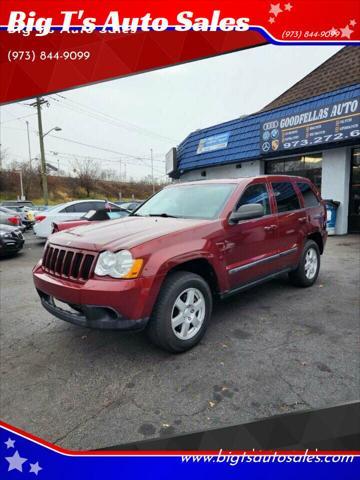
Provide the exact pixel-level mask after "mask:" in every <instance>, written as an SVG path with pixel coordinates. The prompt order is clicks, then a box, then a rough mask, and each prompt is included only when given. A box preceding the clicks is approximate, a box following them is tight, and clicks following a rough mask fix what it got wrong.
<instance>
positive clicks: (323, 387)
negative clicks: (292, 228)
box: [0, 233, 360, 449]
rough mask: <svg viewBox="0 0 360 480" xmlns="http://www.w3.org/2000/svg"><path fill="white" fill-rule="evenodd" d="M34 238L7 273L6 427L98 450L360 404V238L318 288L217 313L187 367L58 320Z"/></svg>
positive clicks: (257, 297) (276, 285)
mask: <svg viewBox="0 0 360 480" xmlns="http://www.w3.org/2000/svg"><path fill="white" fill-rule="evenodd" d="M26 237H27V243H26V246H25V248H24V251H23V252H22V253H21V254H20V255H18V256H17V257H15V258H10V259H4V260H1V261H0V271H1V274H0V279H1V284H0V287H1V304H0V308H1V351H0V355H1V357H0V360H1V365H0V366H1V392H0V393H1V415H0V416H1V418H2V419H3V420H4V421H5V422H8V423H10V424H12V425H14V426H17V427H18V428H22V429H25V430H27V431H29V432H31V433H33V434H35V435H38V436H40V437H42V438H44V439H45V440H48V441H50V442H54V443H56V444H58V445H60V446H63V447H66V448H73V449H91V448H100V447H105V446H110V445H114V444H120V443H122V442H124V443H125V442H130V441H136V440H141V439H144V438H151V437H158V436H164V435H166V436H167V435H171V434H176V433H184V432H186V433H188V432H191V431H197V430H202V429H207V428H214V427H218V426H225V425H231V424H235V423H241V422H247V421H250V420H254V419H258V418H262V417H268V416H271V415H275V414H280V413H286V412H293V411H297V410H303V409H309V408H317V407H325V406H330V405H335V404H338V403H341V402H347V401H351V400H356V399H358V398H359V388H360V379H359V375H360V368H359V337H360V325H359V284H360V281H359V275H360V268H359V266H360V237H359V236H353V235H348V236H344V237H332V238H330V239H329V241H328V244H327V248H326V253H325V255H324V256H323V258H322V269H321V272H320V277H319V279H318V282H317V283H316V284H315V286H314V287H312V288H309V289H298V288H296V287H293V286H291V285H290V284H288V282H287V279H286V277H284V278H281V279H278V280H276V281H273V282H271V283H268V284H266V285H262V286H259V287H256V288H254V289H252V290H251V291H248V292H245V293H242V294H239V295H238V296H236V297H233V298H231V299H228V300H227V301H225V302H222V303H219V304H217V305H216V306H215V312H214V316H213V320H212V322H211V325H210V328H209V330H208V333H207V335H206V336H205V338H204V339H203V340H202V342H201V343H200V344H199V345H198V346H197V347H196V348H194V349H193V350H191V351H189V352H187V353H185V354H181V355H171V354H168V353H165V352H163V351H161V350H158V349H156V348H155V347H154V346H152V345H151V344H150V343H148V341H147V339H146V337H145V335H144V334H136V333H121V332H99V331H91V330H87V329H83V328H80V327H76V326H73V325H70V324H67V323H65V322H62V321H61V320H57V319H55V318H53V317H51V315H50V314H48V313H47V312H46V311H45V310H43V309H42V307H41V306H40V302H39V300H38V298H37V294H36V292H35V290H34V287H33V284H32V279H31V269H32V267H33V265H34V264H35V263H36V261H37V260H38V258H40V256H41V253H42V248H43V245H42V244H40V243H39V242H38V241H37V240H36V239H34V238H33V235H32V234H31V233H28V234H26Z"/></svg>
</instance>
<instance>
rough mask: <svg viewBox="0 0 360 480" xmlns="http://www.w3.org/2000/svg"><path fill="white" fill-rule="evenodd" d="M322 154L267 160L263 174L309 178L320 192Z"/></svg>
mask: <svg viewBox="0 0 360 480" xmlns="http://www.w3.org/2000/svg"><path fill="white" fill-rule="evenodd" d="M321 166H322V154H321V153H317V154H314V155H303V156H299V157H291V158H283V159H280V160H279V159H277V160H268V161H267V162H266V163H265V173H267V174H268V175H297V176H299V177H305V178H309V179H310V180H311V181H312V182H313V183H314V184H315V185H316V187H317V188H318V190H319V191H320V190H321Z"/></svg>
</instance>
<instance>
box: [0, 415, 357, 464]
mask: <svg viewBox="0 0 360 480" xmlns="http://www.w3.org/2000/svg"><path fill="white" fill-rule="evenodd" d="M0 427H2V428H4V429H6V430H8V431H11V432H13V433H16V434H18V435H21V436H22V437H25V438H27V439H28V440H32V441H34V442H36V443H38V444H40V445H42V446H43V447H47V448H49V449H51V450H53V451H54V452H56V453H60V454H61V455H67V456H72V457H78V456H91V457H108V456H110V457H116V456H122V457H129V456H137V457H139V456H151V457H156V456H183V455H214V456H216V455H219V451H218V450H170V451H169V450H129V451H127V450H109V451H108V450H85V451H84V450H68V449H65V448H62V447H59V446H57V445H55V444H53V443H50V442H47V441H46V440H43V439H42V438H40V437H37V436H36V435H33V434H31V433H28V432H25V431H24V430H21V429H20V428H17V427H14V426H12V425H9V424H8V423H5V422H3V421H1V420H0ZM274 452H276V453H277V455H286V456H291V455H305V453H306V455H319V456H331V455H347V456H356V457H360V449H359V450H251V451H247V450H234V451H233V450H230V451H227V450H226V451H225V450H224V451H221V455H225V456H226V455H244V454H245V455H246V456H255V455H256V456H259V455H264V456H265V455H272V454H274Z"/></svg>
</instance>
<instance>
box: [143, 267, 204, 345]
mask: <svg viewBox="0 0 360 480" xmlns="http://www.w3.org/2000/svg"><path fill="white" fill-rule="evenodd" d="M211 310H212V295H211V291H210V288H209V285H208V284H207V282H206V281H205V280H204V279H203V278H202V277H200V276H199V275H196V274H194V273H190V272H174V273H172V274H170V275H169V277H168V278H167V279H166V280H165V282H164V284H163V286H162V287H161V291H160V294H159V297H158V299H157V302H156V305H155V307H154V311H153V314H152V317H151V320H150V322H149V326H148V329H147V332H148V335H149V337H150V340H151V341H152V342H153V343H155V344H156V345H157V346H159V347H161V348H163V349H165V350H168V351H170V352H173V353H179V352H184V351H185V350H189V349H190V348H192V347H193V346H195V345H196V344H197V343H198V342H199V341H200V340H201V338H202V337H203V335H204V333H205V330H206V328H207V324H208V321H209V319H210V316H211Z"/></svg>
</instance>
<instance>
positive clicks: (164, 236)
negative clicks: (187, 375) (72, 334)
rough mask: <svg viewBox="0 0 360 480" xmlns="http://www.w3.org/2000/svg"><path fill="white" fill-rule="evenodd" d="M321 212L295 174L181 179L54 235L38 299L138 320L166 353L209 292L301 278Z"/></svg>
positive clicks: (82, 318) (192, 328)
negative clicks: (127, 211)
mask: <svg viewBox="0 0 360 480" xmlns="http://www.w3.org/2000/svg"><path fill="white" fill-rule="evenodd" d="M325 228H326V211H325V206H324V204H323V202H322V200H321V198H320V196H319V193H318V192H317V190H316V189H315V187H314V186H313V185H312V183H311V182H310V181H309V180H307V179H305V178H301V177H290V176H261V177H253V178H240V179H234V180H229V179H227V180H212V181H201V182H190V183H179V184H174V185H171V186H169V187H166V188H164V189H163V190H162V191H161V192H159V193H157V194H156V195H154V196H153V197H151V198H150V199H149V200H148V201H147V202H146V203H144V204H143V205H142V206H141V207H140V208H138V209H137V210H136V211H135V212H134V213H133V214H132V215H130V216H129V217H127V218H123V219H120V220H113V221H109V222H100V223H98V224H95V225H89V226H81V227H77V228H74V229H70V230H67V231H64V232H59V233H56V234H54V235H52V236H51V237H50V238H49V240H48V243H47V244H46V247H45V250H44V256H43V259H42V260H40V262H39V263H38V264H37V265H36V266H35V268H34V270H33V276H34V282H35V286H36V288H37V291H38V293H39V295H40V298H41V302H42V304H43V306H44V307H45V308H46V310H48V311H49V312H50V313H52V314H53V315H55V316H56V317H59V318H61V319H63V320H66V321H68V322H71V323H75V324H77V325H81V326H87V327H94V328H104V329H120V330H130V329H131V330H133V329H141V328H144V327H146V328H147V332H148V334H149V336H150V338H151V340H152V341H153V342H155V343H156V344H157V345H158V346H160V347H162V348H164V349H167V350H169V351H172V352H181V351H184V350H187V349H189V348H191V347H193V346H194V345H195V344H196V343H198V342H199V340H200V339H201V337H202V336H203V335H204V333H205V330H206V327H207V325H208V323H209V319H210V316H211V309H212V299H213V296H217V297H220V298H224V297H227V296H229V295H232V294H234V293H237V292H240V291H242V290H245V289H246V288H249V287H252V286H254V285H257V284H258V283H260V282H263V281H265V280H270V279H272V278H274V277H276V276H277V275H279V274H282V273H285V272H287V273H288V274H289V278H290V280H291V281H292V282H294V283H295V284H296V285H299V286H301V287H309V286H311V285H312V284H313V283H314V282H315V280H316V278H317V276H318V273H319V268H320V254H322V252H323V250H324V245H325V241H326V237H327V234H326V230H325Z"/></svg>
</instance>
